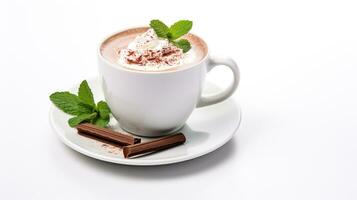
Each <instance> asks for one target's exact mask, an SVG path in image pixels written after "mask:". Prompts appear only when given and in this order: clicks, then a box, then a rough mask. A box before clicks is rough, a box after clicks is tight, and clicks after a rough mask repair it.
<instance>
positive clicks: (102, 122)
mask: <svg viewBox="0 0 357 200" xmlns="http://www.w3.org/2000/svg"><path fill="white" fill-rule="evenodd" d="M109 120H110V119H109V118H101V117H100V118H98V119H97V120H95V122H94V124H95V125H97V126H100V127H103V128H104V127H106V126H107V125H108V123H109Z"/></svg>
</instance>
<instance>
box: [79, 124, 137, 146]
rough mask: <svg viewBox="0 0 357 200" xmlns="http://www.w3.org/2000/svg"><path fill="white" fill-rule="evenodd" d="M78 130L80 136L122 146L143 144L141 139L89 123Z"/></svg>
mask: <svg viewBox="0 0 357 200" xmlns="http://www.w3.org/2000/svg"><path fill="white" fill-rule="evenodd" d="M76 128H77V130H78V133H79V134H87V135H89V136H91V137H94V138H98V139H100V140H101V141H103V140H104V141H109V142H111V143H115V144H118V145H120V146H126V145H132V144H137V143H140V142H141V139H140V138H134V137H133V136H130V135H126V134H123V133H119V132H117V131H113V130H110V129H107V128H102V127H99V126H96V125H93V124H89V123H84V124H80V125H78V126H77V127H76Z"/></svg>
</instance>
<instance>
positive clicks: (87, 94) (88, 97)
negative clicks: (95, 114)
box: [78, 80, 95, 108]
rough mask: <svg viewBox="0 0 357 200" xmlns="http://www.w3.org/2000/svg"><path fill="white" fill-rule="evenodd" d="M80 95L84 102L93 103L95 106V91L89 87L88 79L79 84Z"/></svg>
mask: <svg viewBox="0 0 357 200" xmlns="http://www.w3.org/2000/svg"><path fill="white" fill-rule="evenodd" d="M78 97H79V99H80V100H82V101H83V102H84V103H86V104H88V105H91V106H92V107H93V108H94V107H95V102H94V98H93V93H92V91H91V89H90V88H89V85H88V83H87V81H86V80H84V81H82V83H81V85H80V86H79V89H78Z"/></svg>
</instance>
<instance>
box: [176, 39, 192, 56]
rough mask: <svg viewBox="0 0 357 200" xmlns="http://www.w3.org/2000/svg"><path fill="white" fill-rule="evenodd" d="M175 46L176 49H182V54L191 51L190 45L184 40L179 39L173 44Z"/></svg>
mask: <svg viewBox="0 0 357 200" xmlns="http://www.w3.org/2000/svg"><path fill="white" fill-rule="evenodd" d="M173 44H174V45H175V46H177V47H178V48H180V49H182V51H183V52H184V53H186V52H188V51H189V50H190V49H191V44H190V42H189V41H188V40H186V39H181V40H178V41H175V42H173Z"/></svg>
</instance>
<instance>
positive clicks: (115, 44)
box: [100, 28, 207, 72]
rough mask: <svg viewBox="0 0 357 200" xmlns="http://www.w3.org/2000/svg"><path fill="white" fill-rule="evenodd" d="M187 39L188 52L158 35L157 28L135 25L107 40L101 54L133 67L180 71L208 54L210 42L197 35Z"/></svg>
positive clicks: (143, 69)
mask: <svg viewBox="0 0 357 200" xmlns="http://www.w3.org/2000/svg"><path fill="white" fill-rule="evenodd" d="M183 38H184V39H187V40H188V41H189V42H190V43H191V49H190V50H189V51H188V52H185V53H184V52H183V50H182V49H180V48H178V47H176V46H175V45H173V44H172V43H170V42H169V41H168V40H167V39H163V38H159V37H157V35H156V33H155V31H154V30H153V29H150V28H134V29H129V30H126V31H123V32H119V33H117V34H115V35H113V36H111V37H110V38H108V39H106V40H105V41H104V42H103V44H102V45H101V48H100V53H101V54H102V56H103V57H104V58H105V59H106V60H108V61H109V62H111V63H113V64H115V65H116V66H118V67H124V68H126V69H129V70H135V71H147V72H158V71H168V70H178V69H182V68H187V67H190V66H193V65H195V64H197V63H199V62H200V61H201V60H203V58H205V57H206V55H207V45H206V43H205V42H204V41H203V40H202V39H201V38H199V37H197V36H195V35H193V34H187V35H185V36H184V37H183Z"/></svg>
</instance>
